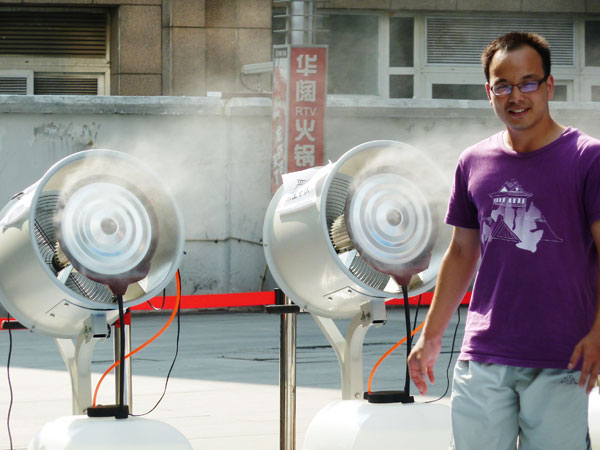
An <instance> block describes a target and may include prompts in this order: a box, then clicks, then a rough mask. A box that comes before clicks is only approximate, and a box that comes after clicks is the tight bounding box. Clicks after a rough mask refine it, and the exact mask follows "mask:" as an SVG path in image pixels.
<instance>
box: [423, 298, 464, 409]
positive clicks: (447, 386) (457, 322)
mask: <svg viewBox="0 0 600 450" xmlns="http://www.w3.org/2000/svg"><path fill="white" fill-rule="evenodd" d="M456 313H457V315H458V319H457V321H456V327H454V336H452V347H451V348H450V359H449V360H448V367H446V390H445V391H444V393H443V394H442V395H441V396H439V397H438V398H436V399H435V400H429V401H427V402H425V403H433V402H437V401H438V400H441V399H443V398H444V397H445V396H446V394H447V393H448V390H449V389H450V366H451V365H452V357H453V356H454V344H455V343H456V335H457V333H458V327H459V325H460V305H459V306H458V308H457V309H456Z"/></svg>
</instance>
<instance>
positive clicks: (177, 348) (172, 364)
mask: <svg viewBox="0 0 600 450" xmlns="http://www.w3.org/2000/svg"><path fill="white" fill-rule="evenodd" d="M180 334H181V308H178V309H177V338H176V339H175V356H174V357H173V362H171V367H169V371H168V372H167V378H166V380H165V388H164V389H163V393H162V395H161V396H160V398H159V399H158V401H157V402H156V404H155V405H154V406H153V407H152V408H151V409H150V410H149V411H147V412H145V413H143V414H130V415H131V416H133V417H141V416H145V415H147V414H150V413H151V412H152V411H154V410H155V409H156V408H157V407H158V405H159V404H160V402H162V399H163V398H164V397H165V394H166V393H167V386H168V384H169V378H170V377H171V372H172V371H173V367H175V361H177V355H179V337H180Z"/></svg>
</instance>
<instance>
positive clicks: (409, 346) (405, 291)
mask: <svg viewBox="0 0 600 450" xmlns="http://www.w3.org/2000/svg"><path fill="white" fill-rule="evenodd" d="M402 296H403V298H404V321H405V322H406V378H405V381H404V392H405V393H406V395H407V396H410V373H409V371H408V357H409V356H410V352H411V350H412V336H411V331H412V330H411V327H410V311H409V306H408V288H407V287H406V286H405V285H402Z"/></svg>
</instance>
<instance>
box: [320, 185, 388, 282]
mask: <svg viewBox="0 0 600 450" xmlns="http://www.w3.org/2000/svg"><path fill="white" fill-rule="evenodd" d="M352 180H353V178H352V177H351V176H349V175H346V174H342V173H337V174H336V175H335V176H334V177H333V179H332V180H331V184H330V185H329V191H328V193H327V203H326V205H325V219H326V220H327V229H328V230H330V234H329V239H330V240H331V244H332V245H333V246H334V248H336V245H335V241H334V239H333V236H332V234H331V232H332V230H334V231H335V232H337V233H339V232H340V230H339V227H340V226H341V225H340V224H343V222H342V221H341V220H338V218H339V217H340V216H342V215H343V214H344V210H345V208H346V198H347V197H348V192H349V191H350V186H351V184H352ZM336 221H337V222H336ZM334 223H336V226H334ZM344 226H345V224H344ZM341 250H342V251H339V252H338V253H343V250H344V249H341ZM348 270H349V271H350V273H352V275H354V276H355V277H356V278H358V279H359V280H360V281H361V282H363V283H364V284H366V285H368V286H370V287H372V288H374V289H379V290H383V289H384V288H385V287H386V285H387V284H388V282H389V280H390V276H389V275H387V274H385V273H383V272H380V271H379V270H377V269H374V268H373V267H371V266H370V265H368V264H367V263H366V262H365V260H364V259H363V258H362V257H361V256H360V255H359V254H358V253H356V256H355V257H354V258H353V260H352V262H351V263H350V267H348Z"/></svg>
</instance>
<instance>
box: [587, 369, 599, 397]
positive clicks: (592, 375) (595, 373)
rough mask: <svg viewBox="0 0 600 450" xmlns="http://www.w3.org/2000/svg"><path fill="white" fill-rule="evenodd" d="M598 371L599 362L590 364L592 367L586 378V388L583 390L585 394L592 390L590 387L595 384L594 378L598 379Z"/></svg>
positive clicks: (592, 387)
mask: <svg viewBox="0 0 600 450" xmlns="http://www.w3.org/2000/svg"><path fill="white" fill-rule="evenodd" d="M598 372H600V363H598V362H596V363H595V364H594V365H593V366H592V369H591V370H590V374H589V379H588V385H587V388H586V390H585V392H586V393H587V394H589V393H590V392H592V389H594V386H595V385H596V380H597V379H598Z"/></svg>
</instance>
